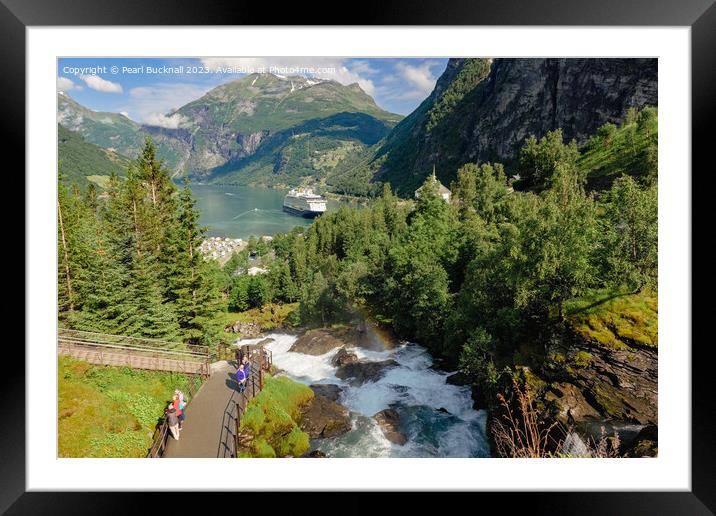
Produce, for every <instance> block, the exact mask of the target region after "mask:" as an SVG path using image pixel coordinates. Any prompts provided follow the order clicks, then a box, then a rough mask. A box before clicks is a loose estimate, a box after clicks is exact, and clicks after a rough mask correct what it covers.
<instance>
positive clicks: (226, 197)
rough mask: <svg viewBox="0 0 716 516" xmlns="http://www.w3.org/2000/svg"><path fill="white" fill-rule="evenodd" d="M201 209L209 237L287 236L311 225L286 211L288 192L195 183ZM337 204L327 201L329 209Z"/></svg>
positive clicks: (203, 223) (201, 218)
mask: <svg viewBox="0 0 716 516" xmlns="http://www.w3.org/2000/svg"><path fill="white" fill-rule="evenodd" d="M190 187H191V190H192V192H193V194H194V198H195V199H196V207H197V208H198V210H199V214H200V216H199V223H200V224H201V225H203V226H206V227H207V228H208V230H207V236H221V237H229V238H243V239H244V240H246V239H248V238H249V237H250V236H251V235H255V236H263V235H275V234H276V233H285V232H287V231H290V230H291V229H292V228H294V227H296V226H308V225H310V224H311V222H312V220H311V219H304V218H301V217H296V216H294V215H289V214H288V213H286V212H284V211H283V209H282V207H283V198H284V196H285V195H286V191H285V190H276V189H271V188H256V187H249V186H231V185H204V184H192V185H190ZM337 206H338V202H335V201H330V200H329V201H328V210H329V211H330V210H332V209H335V208H336V207H337Z"/></svg>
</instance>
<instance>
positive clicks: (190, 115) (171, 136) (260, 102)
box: [58, 74, 402, 184]
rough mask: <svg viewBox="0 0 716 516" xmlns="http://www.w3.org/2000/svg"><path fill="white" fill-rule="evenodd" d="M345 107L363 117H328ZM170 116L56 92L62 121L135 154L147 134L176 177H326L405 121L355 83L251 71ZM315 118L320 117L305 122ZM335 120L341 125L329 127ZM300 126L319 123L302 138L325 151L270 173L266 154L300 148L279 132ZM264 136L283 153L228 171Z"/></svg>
mask: <svg viewBox="0 0 716 516" xmlns="http://www.w3.org/2000/svg"><path fill="white" fill-rule="evenodd" d="M341 113H349V114H361V115H363V116H361V117H354V120H350V117H346V116H343V117H339V118H335V119H331V118H330V117H334V116H336V115H339V114H341ZM166 115H167V117H168V118H169V119H171V121H172V123H171V124H168V125H171V127H169V126H168V127H159V126H149V125H142V124H138V123H136V122H134V121H133V120H130V119H129V118H127V117H125V116H123V115H121V114H117V113H102V112H96V111H92V110H90V109H87V108H85V107H83V106H81V105H80V104H78V103H77V102H75V101H74V100H73V99H72V98H71V97H70V96H69V95H67V94H66V93H60V94H59V95H58V122H59V123H61V124H62V125H64V126H65V127H67V128H69V129H70V130H73V131H76V132H78V133H80V134H81V135H82V136H84V138H85V139H86V140H87V141H88V142H90V143H93V144H95V145H99V146H100V147H104V148H106V149H112V150H115V151H117V152H119V153H121V154H124V155H126V156H129V157H134V156H135V155H136V153H137V152H138V149H139V148H140V147H141V145H142V144H143V142H144V139H145V138H146V136H147V135H150V136H151V137H152V138H153V139H154V141H155V143H156V145H157V153H158V155H159V157H161V158H162V159H164V160H165V161H166V164H167V165H168V166H169V168H170V169H172V170H174V177H175V178H176V177H180V176H184V175H188V176H190V177H192V178H194V179H199V180H211V179H212V178H213V176H215V175H216V174H220V175H221V176H222V178H221V180H223V181H232V182H241V183H246V182H252V183H260V184H276V183H277V181H278V182H279V183H280V182H286V183H287V184H294V183H295V182H296V181H295V179H296V178H298V177H303V176H306V175H314V174H315V175H317V176H320V178H322V177H323V175H324V173H325V172H326V171H327V170H328V169H330V168H331V167H332V166H334V165H333V164H334V163H337V162H339V161H340V160H341V157H342V156H343V155H345V154H347V153H348V152H349V151H352V150H357V149H362V148H363V146H364V144H365V143H366V142H369V144H373V143H375V141H377V139H380V138H382V137H383V136H385V134H387V132H388V130H389V129H391V128H392V127H393V126H394V125H395V124H396V123H398V122H399V121H400V120H401V119H402V116H400V115H396V114H393V113H389V112H387V111H384V110H383V109H381V108H379V107H378V106H377V105H376V103H375V101H374V100H373V98H372V97H371V96H370V95H368V94H367V93H365V92H364V91H363V90H362V89H361V88H360V86H358V84H351V85H348V86H345V85H343V84H340V83H338V82H335V81H331V80H317V79H308V78H306V77H301V76H292V77H279V76H276V75H272V74H253V75H248V76H246V77H243V78H241V79H239V80H236V81H232V82H229V83H226V84H223V85H221V86H218V87H216V88H214V89H213V90H211V91H210V92H208V93H207V94H206V95H204V96H203V97H201V98H199V99H197V100H195V101H193V102H190V103H188V104H186V105H184V106H183V107H181V108H179V109H178V110H175V111H172V112H170V113H167V114H166ZM313 120H316V121H317V122H316V123H314V124H307V125H303V124H306V123H307V122H309V121H313ZM320 120H327V121H326V122H320ZM327 124H328V125H327ZM331 124H334V125H336V127H339V129H338V130H332V129H330V127H329V126H330V125H331ZM350 124H354V125H355V127H353V128H352V126H351V125H350ZM299 125H301V126H302V127H300V128H297V129H296V131H294V133H296V132H297V133H300V134H301V135H306V136H310V135H309V134H308V133H310V131H312V130H314V129H315V130H316V131H318V132H319V133H320V134H318V135H316V137H315V141H313V140H314V139H313V138H312V137H311V138H305V136H302V137H303V138H304V139H305V140H306V142H308V140H309V139H311V140H312V141H311V143H310V144H309V143H307V146H310V147H311V153H312V154H315V151H318V152H319V153H322V152H325V153H326V157H325V158H324V159H323V160H321V159H319V157H318V156H313V157H312V159H303V158H298V159H293V161H292V163H291V165H290V167H289V168H288V169H287V170H286V171H285V174H284V176H285V177H282V178H276V177H273V176H272V175H271V174H267V173H266V171H268V170H269V168H271V167H268V168H267V167H266V163H267V160H268V161H270V160H272V159H278V160H281V159H282V157H286V156H294V157H295V156H297V155H298V154H300V151H298V150H296V146H293V145H288V147H286V146H285V145H284V146H281V145H279V144H278V142H284V143H286V134H288V133H282V131H285V130H288V129H289V128H292V127H298V126H299ZM334 140H335V141H334ZM264 142H270V146H271V149H273V152H274V153H278V154H274V155H272V156H269V155H268V154H267V152H263V153H261V154H260V155H258V156H257V158H256V159H255V160H252V161H251V162H250V164H251V166H252V168H251V169H250V170H248V171H246V172H245V173H242V174H238V175H236V174H235V175H234V176H233V178H228V177H226V175H227V173H228V172H234V171H236V170H238V168H239V165H241V164H243V163H246V164H249V162H248V161H247V158H249V157H252V156H253V155H254V154H256V153H257V152H258V151H259V149H260V148H261V147H262V145H263V143H264ZM279 147H281V149H283V150H281V149H279ZM284 147H286V148H284ZM289 148H290V149H289ZM291 149H292V150H291ZM279 155H280V156H279ZM277 156H278V157H277ZM314 162H315V163H314ZM249 176H250V180H249V179H247V178H248V177H249Z"/></svg>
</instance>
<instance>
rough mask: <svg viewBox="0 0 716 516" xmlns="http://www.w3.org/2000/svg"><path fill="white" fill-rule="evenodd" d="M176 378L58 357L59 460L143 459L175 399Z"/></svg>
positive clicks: (180, 379) (183, 383)
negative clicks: (81, 458) (157, 427)
mask: <svg viewBox="0 0 716 516" xmlns="http://www.w3.org/2000/svg"><path fill="white" fill-rule="evenodd" d="M187 382H188V378H187V377H186V376H184V375H181V374H176V373H163V372H154V371H139V370H136V369H130V368H126V367H110V366H96V365H91V364H89V363H87V362H83V361H80V360H75V359H73V358H69V357H64V356H59V357H58V436H59V442H58V449H59V456H60V457H144V456H145V455H146V453H147V450H148V449H149V446H150V445H151V442H152V435H153V433H154V429H155V426H156V424H157V422H158V421H159V420H160V419H161V418H162V417H163V414H164V408H165V407H166V406H167V404H168V403H169V401H170V400H171V397H172V395H173V394H174V389H180V390H182V391H183V392H185V393H186V392H187V391H188V383H187Z"/></svg>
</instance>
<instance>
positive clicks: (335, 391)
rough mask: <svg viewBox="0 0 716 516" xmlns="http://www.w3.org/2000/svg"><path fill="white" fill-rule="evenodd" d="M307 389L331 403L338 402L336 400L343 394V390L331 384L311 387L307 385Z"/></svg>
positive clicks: (316, 384)
mask: <svg viewBox="0 0 716 516" xmlns="http://www.w3.org/2000/svg"><path fill="white" fill-rule="evenodd" d="M309 387H310V388H311V390H312V391H313V393H314V394H315V395H316V396H323V397H325V398H328V399H329V400H331V401H338V398H339V397H340V395H341V393H342V392H343V389H341V388H340V387H339V386H338V385H333V384H319V383H314V384H313V385H309Z"/></svg>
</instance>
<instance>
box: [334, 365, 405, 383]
mask: <svg viewBox="0 0 716 516" xmlns="http://www.w3.org/2000/svg"><path fill="white" fill-rule="evenodd" d="M397 365H398V362H396V361H395V360H383V361H382V362H352V363H350V364H345V365H342V366H341V367H339V368H338V369H337V370H336V377H337V378H340V379H341V380H346V379H349V378H350V379H351V382H352V383H354V384H356V385H360V384H363V383H365V382H374V381H376V380H377V379H378V378H380V377H381V376H383V373H384V372H385V370H386V369H389V368H391V367H395V366H397Z"/></svg>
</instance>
